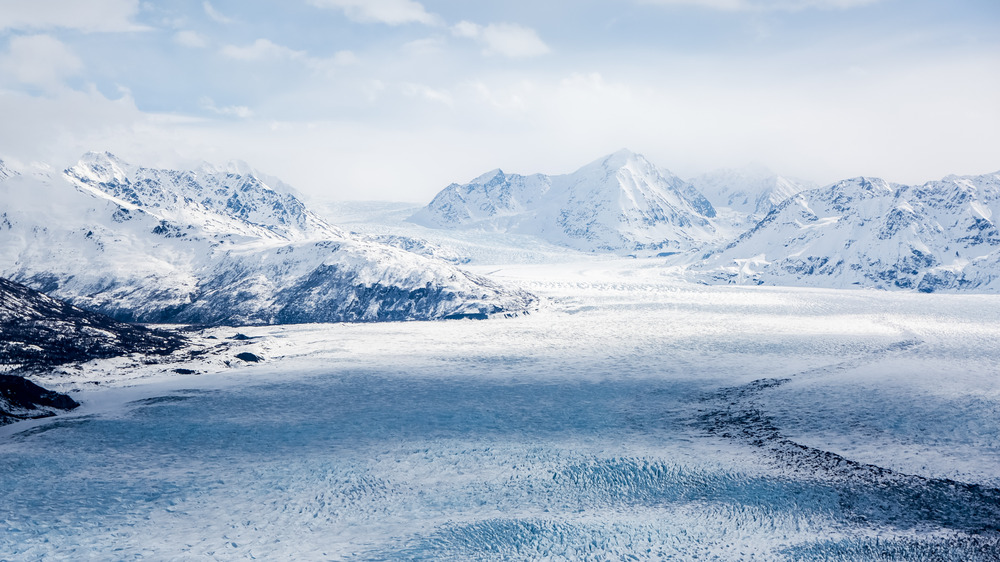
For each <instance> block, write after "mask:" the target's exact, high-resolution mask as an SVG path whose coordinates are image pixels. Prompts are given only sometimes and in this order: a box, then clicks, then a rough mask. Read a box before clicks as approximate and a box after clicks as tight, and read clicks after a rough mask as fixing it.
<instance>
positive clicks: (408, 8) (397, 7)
mask: <svg viewBox="0 0 1000 562" xmlns="http://www.w3.org/2000/svg"><path fill="white" fill-rule="evenodd" d="M309 3H310V4H312V5H313V6H316V7H318V8H336V9H339V10H342V11H343V12H344V14H345V15H347V17H349V18H351V19H352V20H354V21H359V22H375V23H385V24H389V25H401V24H404V23H422V24H425V25H437V24H438V23H439V18H438V17H437V16H435V15H433V14H430V13H428V12H427V10H426V9H424V6H423V5H422V4H420V3H419V2H414V1H413V0H309Z"/></svg>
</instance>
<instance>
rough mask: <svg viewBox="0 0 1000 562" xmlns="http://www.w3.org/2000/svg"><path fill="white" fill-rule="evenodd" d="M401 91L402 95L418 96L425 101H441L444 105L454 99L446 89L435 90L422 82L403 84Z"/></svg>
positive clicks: (450, 103)
mask: <svg viewBox="0 0 1000 562" xmlns="http://www.w3.org/2000/svg"><path fill="white" fill-rule="evenodd" d="M402 92H403V95H404V96H407V97H411V98H420V99H423V100H427V101H432V102H437V103H443V104H445V105H452V104H453V103H454V99H453V98H452V96H451V94H450V93H448V92H447V91H445V90H435V89H434V88H431V87H430V86H425V85H423V84H413V83H408V84H403V87H402Z"/></svg>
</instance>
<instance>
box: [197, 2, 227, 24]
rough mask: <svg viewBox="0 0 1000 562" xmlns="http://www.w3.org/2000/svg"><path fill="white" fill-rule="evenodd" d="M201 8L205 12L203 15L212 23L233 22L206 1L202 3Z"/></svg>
mask: <svg viewBox="0 0 1000 562" xmlns="http://www.w3.org/2000/svg"><path fill="white" fill-rule="evenodd" d="M201 7H202V8H203V9H204V10H205V15H206V16H208V17H209V18H210V19H212V20H213V21H215V22H218V23H222V24H229V23H233V20H232V19H231V18H227V17H226V16H225V15H223V14H222V12H220V11H219V10H216V9H215V7H214V6H212V5H211V4H210V3H208V1H207V0H206V1H205V2H203V3H202V5H201Z"/></svg>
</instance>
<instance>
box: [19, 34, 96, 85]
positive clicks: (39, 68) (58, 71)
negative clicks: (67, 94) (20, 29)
mask: <svg viewBox="0 0 1000 562" xmlns="http://www.w3.org/2000/svg"><path fill="white" fill-rule="evenodd" d="M0 69H2V70H3V73H4V74H7V75H8V76H10V77H12V78H14V80H15V81H17V82H18V83H20V84H26V85H30V86H38V87H41V88H45V89H48V90H52V89H55V88H57V87H59V86H60V85H62V83H63V81H64V80H65V79H66V78H68V77H69V76H73V75H75V74H78V73H79V72H80V71H81V70H83V62H82V61H81V60H80V58H79V57H77V56H76V54H74V53H73V51H71V50H70V49H69V47H67V46H66V45H65V44H63V43H62V42H61V41H59V40H58V39H56V38H55V37H52V36H50V35H22V36H18V37H14V38H12V39H11V40H10V48H9V49H8V51H7V52H6V53H4V54H3V55H2V56H0Z"/></svg>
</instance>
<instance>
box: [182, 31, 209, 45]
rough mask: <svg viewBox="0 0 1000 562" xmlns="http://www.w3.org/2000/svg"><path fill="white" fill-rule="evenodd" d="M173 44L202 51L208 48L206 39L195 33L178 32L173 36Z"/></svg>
mask: <svg viewBox="0 0 1000 562" xmlns="http://www.w3.org/2000/svg"><path fill="white" fill-rule="evenodd" d="M174 42H175V43H177V44H178V45H183V46H185V47H191V48H192V49H204V48H205V47H207V46H208V39H207V38H206V37H205V36H204V35H202V34H200V33H198V32H196V31H178V32H177V33H176V34H174Z"/></svg>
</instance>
